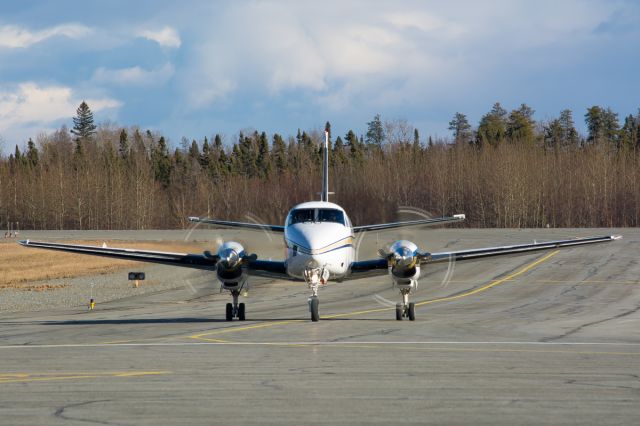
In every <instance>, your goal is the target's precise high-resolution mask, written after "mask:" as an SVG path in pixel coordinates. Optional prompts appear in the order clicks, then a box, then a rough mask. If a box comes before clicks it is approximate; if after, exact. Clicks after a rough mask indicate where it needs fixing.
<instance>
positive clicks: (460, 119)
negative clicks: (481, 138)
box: [449, 112, 473, 143]
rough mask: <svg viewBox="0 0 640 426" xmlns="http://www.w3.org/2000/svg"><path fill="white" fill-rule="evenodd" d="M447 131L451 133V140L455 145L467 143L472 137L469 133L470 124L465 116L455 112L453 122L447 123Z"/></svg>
mask: <svg viewBox="0 0 640 426" xmlns="http://www.w3.org/2000/svg"><path fill="white" fill-rule="evenodd" d="M449 130H451V131H452V132H453V140H454V141H455V142H456V143H469V142H471V137H472V136H473V134H472V132H471V124H469V120H467V116H466V115H464V114H462V113H460V112H456V113H455V115H454V116H453V120H451V121H450V122H449Z"/></svg>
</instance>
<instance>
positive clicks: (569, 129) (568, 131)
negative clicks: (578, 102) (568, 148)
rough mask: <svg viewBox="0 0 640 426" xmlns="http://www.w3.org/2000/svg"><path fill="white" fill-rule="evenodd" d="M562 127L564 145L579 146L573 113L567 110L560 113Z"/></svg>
mask: <svg viewBox="0 0 640 426" xmlns="http://www.w3.org/2000/svg"><path fill="white" fill-rule="evenodd" d="M559 120H560V127H561V128H562V144H563V145H574V146H575V145H578V142H579V139H580V138H579V137H578V131H577V130H576V127H575V124H574V123H573V112H572V111H571V110H570V109H565V110H562V111H561V112H560V119H559Z"/></svg>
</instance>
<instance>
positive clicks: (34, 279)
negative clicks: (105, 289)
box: [0, 240, 202, 291]
mask: <svg viewBox="0 0 640 426" xmlns="http://www.w3.org/2000/svg"><path fill="white" fill-rule="evenodd" d="M103 242H106V244H107V245H108V246H109V247H122V248H138V249H146V250H160V251H171V252H179V253H200V252H201V251H202V247H200V246H198V245H197V244H192V243H180V242H174V243H171V244H167V242H157V243H156V242H149V241H126V242H123V241H109V240H107V241H104V240H100V241H96V240H75V241H65V243H70V244H84V245H96V246H102V243H103ZM85 260H86V258H85V257H82V256H78V255H77V254H73V253H63V252H58V251H49V250H38V249H33V248H27V247H23V246H21V245H19V244H18V243H17V242H16V241H15V240H0V289H9V288H10V289H19V290H25V291H47V290H55V289H58V288H62V287H64V285H60V284H47V283H46V281H47V280H55V279H61V278H65V279H66V278H77V277H82V276H89V275H102V274H108V273H112V272H116V271H119V270H122V269H126V268H131V265H132V263H131V261H127V260H118V259H109V258H103V257H92V258H91V262H87V261H85ZM43 282H44V283H43Z"/></svg>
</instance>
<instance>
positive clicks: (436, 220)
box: [353, 214, 465, 233]
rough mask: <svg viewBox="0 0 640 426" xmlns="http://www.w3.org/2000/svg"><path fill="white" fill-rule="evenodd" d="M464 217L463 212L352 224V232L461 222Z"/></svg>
mask: <svg viewBox="0 0 640 426" xmlns="http://www.w3.org/2000/svg"><path fill="white" fill-rule="evenodd" d="M464 219H465V215H464V214H456V215H453V216H451V217H438V218H434V219H417V220H407V221H404V222H390V223H378V224H374V225H363V226H354V227H353V232H354V233H358V232H364V231H380V230H383V229H392V228H402V227H406V226H420V225H421V226H429V225H444V224H447V223H454V222H461V221H463V220H464Z"/></svg>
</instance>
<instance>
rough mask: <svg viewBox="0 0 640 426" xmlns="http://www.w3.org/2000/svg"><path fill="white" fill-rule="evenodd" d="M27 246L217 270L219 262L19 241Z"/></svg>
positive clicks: (213, 257)
mask: <svg viewBox="0 0 640 426" xmlns="http://www.w3.org/2000/svg"><path fill="white" fill-rule="evenodd" d="M18 243H20V244H21V245H23V246H25V247H34V248H41V249H47V250H58V251H66V252H71V253H78V254H89V255H93V256H103V257H112V258H116V259H125V260H133V261H137V262H150V263H160V264H163V265H173V266H182V267H186V268H193V269H204V270H215V269H216V264H217V262H218V256H217V255H209V256H207V255H205V254H189V253H170V252H163V251H150V250H136V249H127V248H111V247H99V246H85V245H78V244H61V243H49V242H44V241H30V240H23V241H18Z"/></svg>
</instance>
